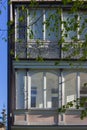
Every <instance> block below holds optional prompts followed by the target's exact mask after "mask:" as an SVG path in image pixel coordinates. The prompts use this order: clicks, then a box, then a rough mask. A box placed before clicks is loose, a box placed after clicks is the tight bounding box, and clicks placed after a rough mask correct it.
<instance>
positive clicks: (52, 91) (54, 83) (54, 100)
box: [46, 72, 58, 108]
mask: <svg viewBox="0 0 87 130" xmlns="http://www.w3.org/2000/svg"><path fill="white" fill-rule="evenodd" d="M46 83H47V84H46V85H47V86H46V87H47V88H46V90H47V93H46V94H47V108H52V107H58V75H57V73H55V72H46Z"/></svg>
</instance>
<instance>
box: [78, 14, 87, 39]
mask: <svg viewBox="0 0 87 130" xmlns="http://www.w3.org/2000/svg"><path fill="white" fill-rule="evenodd" d="M79 24H80V27H79V39H80V40H85V38H86V37H87V13H86V12H79Z"/></svg>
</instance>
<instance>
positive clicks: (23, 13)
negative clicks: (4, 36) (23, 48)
mask: <svg viewBox="0 0 87 130" xmlns="http://www.w3.org/2000/svg"><path fill="white" fill-rule="evenodd" d="M18 14H19V16H18V26H17V30H18V40H19V41H26V38H27V37H26V35H27V10H22V9H21V8H18Z"/></svg>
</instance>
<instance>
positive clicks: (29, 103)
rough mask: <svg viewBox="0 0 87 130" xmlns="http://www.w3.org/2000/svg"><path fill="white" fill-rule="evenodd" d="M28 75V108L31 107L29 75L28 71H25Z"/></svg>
mask: <svg viewBox="0 0 87 130" xmlns="http://www.w3.org/2000/svg"><path fill="white" fill-rule="evenodd" d="M27 75H28V96H27V97H28V99H27V100H28V108H31V76H30V71H28V72H27Z"/></svg>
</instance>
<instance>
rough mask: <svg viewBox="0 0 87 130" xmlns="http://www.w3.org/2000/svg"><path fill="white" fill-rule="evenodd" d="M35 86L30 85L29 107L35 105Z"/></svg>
mask: <svg viewBox="0 0 87 130" xmlns="http://www.w3.org/2000/svg"><path fill="white" fill-rule="evenodd" d="M36 96H37V88H36V87H31V107H36Z"/></svg>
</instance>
